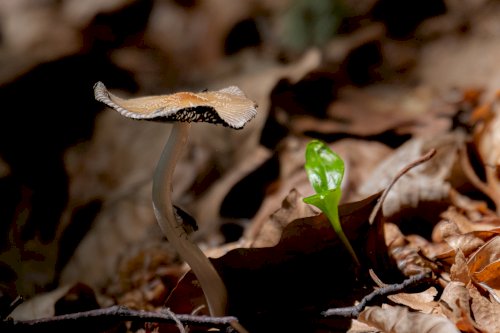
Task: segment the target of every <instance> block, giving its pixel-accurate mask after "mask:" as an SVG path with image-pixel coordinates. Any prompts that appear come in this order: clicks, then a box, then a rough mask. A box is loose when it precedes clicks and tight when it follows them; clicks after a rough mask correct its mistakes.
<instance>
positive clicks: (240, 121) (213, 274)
mask: <svg viewBox="0 0 500 333" xmlns="http://www.w3.org/2000/svg"><path fill="white" fill-rule="evenodd" d="M94 94H95V98H96V100H98V101H100V102H103V103H105V104H106V105H108V106H109V107H111V108H113V109H115V110H116V111H118V112H120V113H121V114H122V115H124V116H126V117H129V118H133V119H147V120H163V121H167V122H174V124H173V127H172V131H171V133H170V137H169V139H168V141H167V144H166V145H165V148H164V149H163V152H162V154H161V157H160V160H159V162H158V165H157V167H156V171H155V174H154V176H153V207H154V212H155V216H156V219H157V221H158V224H159V226H160V228H161V230H162V232H163V234H164V235H165V236H166V237H167V239H168V240H169V242H170V243H171V244H172V246H173V247H174V248H175V249H176V250H177V252H178V253H179V255H180V256H181V257H182V259H184V261H186V262H187V264H188V265H189V266H190V267H191V269H192V270H193V272H194V274H195V275H196V278H197V279H198V281H199V282H200V285H201V288H202V289H203V292H204V294H205V298H206V301H207V304H208V308H209V311H210V314H211V315H212V316H223V315H225V312H226V304H227V291H226V287H225V285H224V282H223V281H222V279H221V278H220V276H219V274H218V273H217V271H216V270H215V268H214V266H213V265H212V263H211V262H210V260H209V259H208V258H207V257H206V256H205V255H204V254H203V252H202V251H201V250H200V248H199V247H198V246H197V245H196V244H194V243H193V242H192V241H191V240H190V239H189V236H188V234H187V233H186V231H185V229H184V227H183V225H182V222H178V221H177V218H176V214H175V212H174V207H173V205H172V176H173V172H174V169H175V165H176V164H177V160H178V159H179V157H180V155H181V152H182V149H183V148H184V146H185V144H186V142H187V139H188V132H189V127H190V125H189V123H188V122H209V123H214V124H222V125H224V126H227V127H232V128H235V129H239V128H243V126H245V124H246V123H247V122H248V121H249V120H251V119H252V118H253V117H255V115H256V113H257V110H256V107H257V106H256V105H255V103H254V102H252V101H251V100H249V99H248V98H246V96H245V95H244V94H243V92H242V91H241V90H240V89H239V88H238V87H234V86H233V87H228V88H225V89H222V90H219V91H214V92H202V93H198V94H194V93H189V92H183V93H176V94H172V95H163V96H148V97H141V98H134V99H129V100H125V99H122V98H119V97H117V96H114V95H112V94H110V93H109V92H108V91H107V89H106V87H105V86H104V84H102V83H101V82H98V83H96V84H95V86H94Z"/></svg>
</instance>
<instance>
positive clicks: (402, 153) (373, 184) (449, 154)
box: [359, 132, 464, 216]
mask: <svg viewBox="0 0 500 333" xmlns="http://www.w3.org/2000/svg"><path fill="white" fill-rule="evenodd" d="M463 141H464V135H463V133H461V132H452V133H447V134H444V135H441V136H438V137H434V138H432V139H430V138H428V139H424V138H414V139H412V140H410V141H408V142H407V143H405V144H403V145H402V146H401V147H399V148H398V149H397V150H396V151H395V152H394V153H393V154H392V155H390V156H389V157H388V158H387V159H385V160H384V161H382V163H380V164H379V165H378V166H377V167H376V168H375V170H374V171H373V172H372V174H371V176H370V178H369V179H368V180H367V181H366V182H365V183H364V184H363V186H361V188H360V189H359V194H360V195H363V196H365V195H368V194H370V193H375V192H377V191H379V190H381V189H384V188H385V187H387V185H388V184H389V182H390V181H391V179H392V178H393V177H394V175H396V174H397V172H398V171H399V170H401V169H402V168H403V167H405V166H406V165H407V163H409V162H410V161H414V160H416V159H417V158H418V157H420V156H422V155H423V154H424V153H426V152H427V151H428V150H429V149H430V148H435V149H436V150H437V153H436V156H434V158H433V159H431V160H430V161H428V162H427V163H425V164H423V165H421V166H418V167H416V168H414V169H413V170H411V171H409V172H408V173H407V174H405V175H404V176H403V177H401V179H400V180H399V181H398V182H397V183H396V184H395V185H394V187H393V189H392V190H391V192H390V193H389V194H388V196H387V199H386V201H385V203H384V206H383V208H384V214H385V215H386V216H389V215H392V214H394V213H396V212H398V211H400V209H402V208H404V207H413V208H415V207H417V205H418V204H419V203H420V202H421V201H428V202H433V201H438V202H439V201H441V200H445V199H447V198H448V196H449V191H450V188H451V186H450V183H449V178H450V177H452V174H453V166H454V164H455V162H456V160H457V153H458V149H459V147H460V146H461V145H462V144H463Z"/></svg>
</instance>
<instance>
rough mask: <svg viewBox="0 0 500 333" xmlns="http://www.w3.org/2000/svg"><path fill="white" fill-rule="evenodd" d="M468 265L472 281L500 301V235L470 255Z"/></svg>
mask: <svg viewBox="0 0 500 333" xmlns="http://www.w3.org/2000/svg"><path fill="white" fill-rule="evenodd" d="M467 265H468V267H469V271H470V274H471V277H472V281H473V282H474V283H476V284H477V285H478V286H480V287H482V288H484V289H486V290H487V291H488V292H489V293H490V295H491V296H492V297H493V298H494V299H495V300H496V302H497V303H500V274H499V273H500V236H496V237H493V238H492V239H491V240H489V241H488V242H487V243H486V244H484V245H483V246H481V248H479V249H478V250H477V251H476V252H475V253H474V254H473V255H471V256H470V258H469V260H468V262H467Z"/></svg>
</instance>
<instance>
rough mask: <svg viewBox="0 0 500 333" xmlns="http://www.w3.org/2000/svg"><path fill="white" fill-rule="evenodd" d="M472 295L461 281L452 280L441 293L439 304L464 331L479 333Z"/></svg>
mask: <svg viewBox="0 0 500 333" xmlns="http://www.w3.org/2000/svg"><path fill="white" fill-rule="evenodd" d="M470 300H471V299H470V296H469V292H468V291H467V288H465V285H464V284H463V283H461V282H450V283H449V284H448V285H447V286H446V287H445V289H444V290H443V294H442V295H441V299H440V301H439V304H440V306H441V310H442V311H443V314H445V315H446V317H447V318H449V320H451V321H452V322H453V323H455V325H456V326H457V327H458V328H459V329H460V330H462V331H464V332H471V333H477V332H479V331H478V330H477V325H476V323H475V322H474V319H472V316H471V308H470Z"/></svg>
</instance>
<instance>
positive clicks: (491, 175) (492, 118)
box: [463, 93, 500, 213]
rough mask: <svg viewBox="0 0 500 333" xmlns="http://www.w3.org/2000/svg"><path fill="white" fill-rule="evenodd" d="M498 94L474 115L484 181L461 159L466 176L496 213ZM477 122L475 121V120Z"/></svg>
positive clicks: (499, 200)
mask: <svg viewBox="0 0 500 333" xmlns="http://www.w3.org/2000/svg"><path fill="white" fill-rule="evenodd" d="M499 100H500V94H498V93H497V96H495V99H494V100H493V101H489V102H487V103H486V104H485V105H481V106H479V107H478V108H477V109H476V111H475V114H476V115H477V114H480V116H477V117H475V118H478V119H479V121H476V124H475V128H474V130H475V131H474V143H475V146H476V149H477V152H478V153H479V156H480V159H481V162H482V164H483V168H484V172H485V177H486V180H485V181H484V182H483V181H482V180H480V179H479V178H478V176H477V175H476V174H475V171H473V170H472V168H471V167H470V165H469V162H468V161H467V160H465V159H463V164H464V166H465V168H464V169H465V170H467V175H468V176H469V178H470V179H471V181H472V183H473V184H474V185H476V186H477V187H478V188H479V189H480V190H481V191H483V192H484V194H486V195H487V196H489V197H490V199H491V200H492V201H493V202H494V203H495V205H496V209H497V213H498V212H500V179H499V177H498V168H499V167H500V135H499V133H500V107H499ZM476 120H477V119H476Z"/></svg>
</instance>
